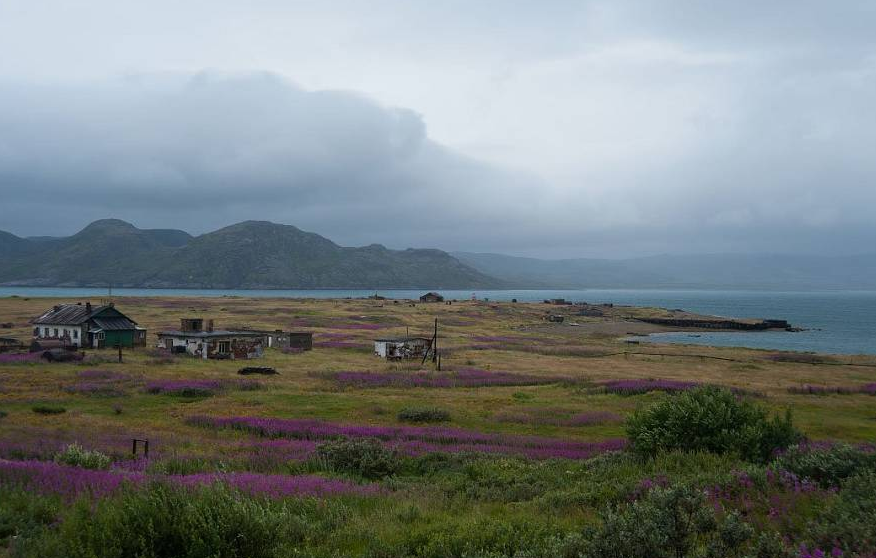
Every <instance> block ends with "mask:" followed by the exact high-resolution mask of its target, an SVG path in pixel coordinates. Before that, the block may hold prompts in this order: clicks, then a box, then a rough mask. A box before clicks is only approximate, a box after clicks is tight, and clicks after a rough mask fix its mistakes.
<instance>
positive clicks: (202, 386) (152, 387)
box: [146, 380, 223, 395]
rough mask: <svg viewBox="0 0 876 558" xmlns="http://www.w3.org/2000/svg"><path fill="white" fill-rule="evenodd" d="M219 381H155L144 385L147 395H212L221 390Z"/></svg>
mask: <svg viewBox="0 0 876 558" xmlns="http://www.w3.org/2000/svg"><path fill="white" fill-rule="evenodd" d="M222 387H223V386H222V382H220V381H219V380H156V381H154V382H149V383H148V384H146V392H147V393H165V394H170V395H213V394H214V393H216V392H218V391H221V390H222Z"/></svg>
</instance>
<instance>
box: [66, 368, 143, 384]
mask: <svg viewBox="0 0 876 558" xmlns="http://www.w3.org/2000/svg"><path fill="white" fill-rule="evenodd" d="M76 377H77V378H79V379H80V380H94V381H107V382H127V381H130V380H131V376H129V375H128V374H124V373H122V372H112V371H110V370H83V371H81V372H79V373H78V374H76Z"/></svg>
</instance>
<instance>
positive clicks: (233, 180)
mask: <svg viewBox="0 0 876 558" xmlns="http://www.w3.org/2000/svg"><path fill="white" fill-rule="evenodd" d="M0 105H2V106H3V107H5V110H3V112H2V115H0V128H2V130H3V132H2V135H0V183H2V185H3V186H2V187H3V191H4V192H5V193H7V195H8V199H9V200H11V203H7V204H4V206H3V209H0V216H2V222H3V224H4V228H6V229H11V230H13V231H15V232H17V233H19V234H29V235H36V234H58V233H69V232H72V231H74V230H76V228H78V227H81V226H82V225H83V224H84V223H85V222H86V221H87V220H89V219H93V218H100V217H106V216H115V217H120V218H125V219H132V220H134V221H135V222H137V223H140V224H143V225H148V226H153V227H155V226H166V227H180V228H184V229H187V230H190V231H193V232H203V231H206V230H210V229H211V228H218V227H220V226H223V225H227V224H229V223H230V222H233V221H235V220H241V219H245V218H253V219H256V218H258V219H275V220H278V221H282V222H289V223H295V224H297V225H300V226H303V227H309V228H314V229H317V230H320V231H321V232H323V233H325V234H327V235H330V236H332V237H334V238H340V239H343V240H349V241H351V242H365V243H367V242H369V241H370V240H369V233H371V234H373V235H374V236H375V237H377V238H376V239H377V240H383V241H386V242H390V243H391V244H393V245H401V246H405V245H406V236H409V235H410V236H411V237H412V238H416V239H417V240H418V241H420V242H424V241H426V240H427V239H428V238H433V239H438V238H440V236H441V232H442V229H445V228H446V229H447V230H453V229H454V228H458V227H459V226H460V223H461V222H464V221H467V220H469V219H471V220H474V219H480V220H483V222H489V221H490V214H491V212H492V211H493V210H494V209H496V208H499V207H504V208H508V207H509V205H512V204H507V203H504V202H502V200H501V198H502V196H501V195H499V194H500V193H502V192H508V191H509V189H510V188H514V183H515V179H514V178H512V177H511V176H506V175H503V173H501V172H500V171H498V170H493V169H491V168H489V167H488V166H486V165H484V164H481V163H477V162H475V161H472V160H469V159H466V158H465V157H462V156H460V155H457V154H454V153H452V152H450V151H449V150H447V149H445V148H443V147H441V146H439V145H437V144H435V143H434V142H432V141H431V140H429V139H428V137H427V135H426V130H425V125H424V124H423V121H422V119H421V118H420V116H419V115H417V114H416V113H414V112H413V111H410V110H407V109H396V108H385V107H382V106H379V105H378V104H376V103H375V102H373V101H371V100H369V99H366V98H364V97H362V96H359V95H356V94H353V93H348V92H339V91H324V92H307V91H303V90H301V89H300V88H297V87H295V86H294V85H292V84H290V83H289V82H287V81H285V80H283V79H280V78H278V77H277V76H274V75H271V74H253V75H246V76H239V75H238V76H230V77H229V76H219V75H216V74H210V73H203V74H199V75H196V76H193V77H189V78H185V77H180V76H141V77H134V78H130V79H128V80H126V81H124V82H117V83H111V84H105V85H103V86H100V87H93V86H90V87H80V88H75V87H64V88H45V87H36V86H33V85H29V86H20V85H19V86H10V85H8V84H6V85H4V86H0ZM476 199H481V200H483V199H489V200H491V201H490V202H489V203H487V204H483V203H481V204H476V203H475V202H474V200H476ZM56 210H57V214H55V211H56ZM49 215H51V217H50V216H49ZM475 226H476V225H475ZM418 231H420V232H418ZM469 232H471V231H470V230H469ZM450 236H452V235H450Z"/></svg>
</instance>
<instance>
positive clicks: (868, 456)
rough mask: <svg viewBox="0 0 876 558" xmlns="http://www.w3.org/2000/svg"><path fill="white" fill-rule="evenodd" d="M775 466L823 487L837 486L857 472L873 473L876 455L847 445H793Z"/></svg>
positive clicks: (779, 458)
mask: <svg viewBox="0 0 876 558" xmlns="http://www.w3.org/2000/svg"><path fill="white" fill-rule="evenodd" d="M775 466H776V467H777V468H778V469H785V470H787V471H791V472H792V473H794V474H795V475H797V476H799V477H803V478H806V479H809V480H811V481H814V482H816V483H818V485H819V486H820V487H822V488H830V487H834V486H839V485H840V484H841V483H842V482H843V481H844V480H846V479H848V478H849V477H852V476H854V475H857V474H860V473H866V472H868V471H870V472H876V454H873V453H868V452H865V451H861V450H860V449H857V448H854V447H852V446H850V445H848V444H837V445H835V446H831V447H810V446H806V445H799V446H792V447H790V448H788V450H787V451H786V452H784V453H783V454H782V455H780V456H779V457H778V458H777V459H776V461H775Z"/></svg>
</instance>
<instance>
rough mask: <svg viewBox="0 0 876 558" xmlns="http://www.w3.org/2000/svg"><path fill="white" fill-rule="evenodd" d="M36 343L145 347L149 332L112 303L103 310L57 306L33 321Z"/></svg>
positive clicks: (72, 345)
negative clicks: (54, 342)
mask: <svg viewBox="0 0 876 558" xmlns="http://www.w3.org/2000/svg"><path fill="white" fill-rule="evenodd" d="M31 323H32V324H33V326H34V328H33V337H34V341H35V342H37V343H38V344H43V343H44V342H45V341H58V342H59V344H60V345H62V346H67V347H92V348H95V349H99V348H103V347H119V346H121V347H143V346H146V330H145V329H144V328H142V327H139V326H138V325H137V322H135V321H134V320H132V319H131V318H129V317H128V316H126V315H124V314H122V313H121V312H120V311H119V310H118V309H117V308H116V307H115V305H114V304H113V303H112V302H110V303H108V304H105V305H101V306H92V305H91V303H90V302H86V303H85V304H82V303H76V304H58V305H56V306H54V307H52V309H51V310H48V311H47V312H45V313H43V314H42V315H41V316H39V317H38V318H35V319H33V320H31Z"/></svg>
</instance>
